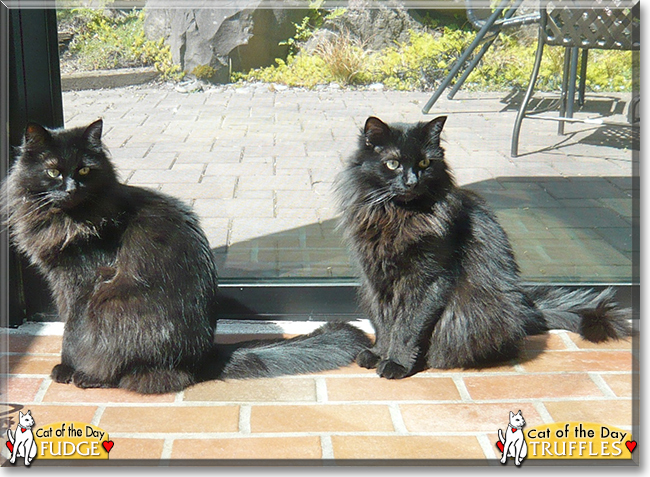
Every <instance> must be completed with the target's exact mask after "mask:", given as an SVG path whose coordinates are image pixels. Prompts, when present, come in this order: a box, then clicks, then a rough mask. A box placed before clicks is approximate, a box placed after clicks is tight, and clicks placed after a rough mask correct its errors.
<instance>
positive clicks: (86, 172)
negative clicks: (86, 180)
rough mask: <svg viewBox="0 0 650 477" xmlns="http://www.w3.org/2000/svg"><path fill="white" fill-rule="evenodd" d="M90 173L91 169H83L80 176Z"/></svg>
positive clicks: (80, 170)
mask: <svg viewBox="0 0 650 477" xmlns="http://www.w3.org/2000/svg"><path fill="white" fill-rule="evenodd" d="M89 172H90V167H82V168H81V169H79V175H80V176H85V175H87V174H88V173H89Z"/></svg>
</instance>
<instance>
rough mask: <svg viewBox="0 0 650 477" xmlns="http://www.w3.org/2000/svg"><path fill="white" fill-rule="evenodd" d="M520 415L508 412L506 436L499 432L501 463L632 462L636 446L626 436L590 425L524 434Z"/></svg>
mask: <svg viewBox="0 0 650 477" xmlns="http://www.w3.org/2000/svg"><path fill="white" fill-rule="evenodd" d="M525 425H526V421H525V419H524V417H523V415H522V414H521V411H519V412H518V413H517V414H515V413H513V412H512V411H510V420H509V423H508V427H507V429H506V431H505V433H502V431H501V429H499V430H498V435H499V440H498V441H497V442H496V446H497V448H498V449H499V451H501V463H502V464H506V463H507V461H508V458H512V459H513V460H514V463H515V465H517V466H519V465H521V463H522V461H523V460H524V459H554V460H555V459H631V458H632V453H633V452H634V450H635V449H636V448H637V442H636V441H635V440H633V439H632V436H631V434H630V433H629V432H627V431H623V430H621V429H618V428H616V427H613V426H605V425H602V424H596V423H592V422H575V421H572V422H556V423H553V424H544V425H540V426H536V427H533V428H530V429H526V430H524V426H525Z"/></svg>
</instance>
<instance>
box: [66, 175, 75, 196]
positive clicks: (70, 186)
mask: <svg viewBox="0 0 650 477" xmlns="http://www.w3.org/2000/svg"><path fill="white" fill-rule="evenodd" d="M75 190H77V183H76V182H75V181H74V179H72V178H71V177H68V178H67V179H66V181H65V191H66V192H67V193H68V194H71V193H72V192H74V191H75Z"/></svg>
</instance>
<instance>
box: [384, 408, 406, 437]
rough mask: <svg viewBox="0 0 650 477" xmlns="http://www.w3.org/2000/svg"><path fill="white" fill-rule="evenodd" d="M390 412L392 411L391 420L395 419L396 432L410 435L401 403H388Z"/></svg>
mask: <svg viewBox="0 0 650 477" xmlns="http://www.w3.org/2000/svg"><path fill="white" fill-rule="evenodd" d="M388 412H389V413H390V418H391V421H393V427H394V428H395V432H397V434H398V435H408V433H409V431H408V429H407V428H406V424H405V423H404V418H403V417H402V411H401V409H400V407H399V404H397V403H390V404H389V405H388Z"/></svg>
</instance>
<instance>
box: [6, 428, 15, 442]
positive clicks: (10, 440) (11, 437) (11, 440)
mask: <svg viewBox="0 0 650 477" xmlns="http://www.w3.org/2000/svg"><path fill="white" fill-rule="evenodd" d="M14 439H15V437H14V435H13V433H12V432H11V429H7V440H8V441H9V442H11V443H12V444H13V443H14Z"/></svg>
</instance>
